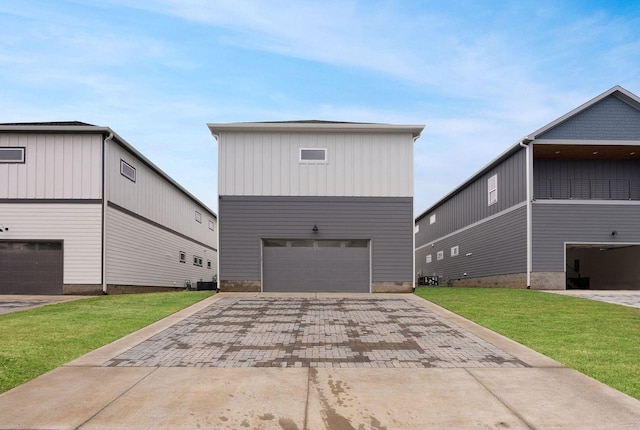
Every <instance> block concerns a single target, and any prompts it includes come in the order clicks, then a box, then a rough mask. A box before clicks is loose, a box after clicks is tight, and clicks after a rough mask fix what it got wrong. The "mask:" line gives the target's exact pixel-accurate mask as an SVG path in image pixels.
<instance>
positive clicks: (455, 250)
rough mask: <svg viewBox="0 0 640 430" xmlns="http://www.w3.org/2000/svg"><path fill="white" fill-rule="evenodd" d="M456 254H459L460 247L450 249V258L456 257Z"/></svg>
mask: <svg viewBox="0 0 640 430" xmlns="http://www.w3.org/2000/svg"><path fill="white" fill-rule="evenodd" d="M458 254H460V247H459V246H458V245H456V246H453V247H452V248H451V256H452V257H457V256H458Z"/></svg>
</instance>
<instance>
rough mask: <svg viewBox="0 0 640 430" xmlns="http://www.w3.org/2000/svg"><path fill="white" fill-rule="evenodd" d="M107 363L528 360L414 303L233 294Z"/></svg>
mask: <svg viewBox="0 0 640 430" xmlns="http://www.w3.org/2000/svg"><path fill="white" fill-rule="evenodd" d="M104 365H105V366H120V367H121V366H135V367H374V368H379V367H390V368H393V367H424V368H433V367H435V368H443V367H447V368H460V367H527V366H526V364H525V363H523V362H522V361H520V360H518V359H516V358H515V357H513V356H511V355H509V354H507V353H506V352H504V351H502V350H500V349H499V348H497V347H495V346H494V345H492V344H490V343H488V342H486V341H484V340H482V339H480V338H478V337H477V336H474V335H472V334H470V333H468V332H465V331H462V330H461V329H460V328H459V327H457V326H456V325H454V324H453V323H451V322H449V321H447V320H445V319H444V318H443V317H441V316H440V315H438V314H436V313H435V312H431V311H428V310H425V309H424V307H421V306H418V305H416V304H415V303H414V302H412V301H409V300H403V299H390V298H366V299H364V298H348V297H345V298H289V299H286V300H282V299H279V298H273V297H272V298H269V297H249V298H239V297H228V298H223V299H221V300H218V301H217V302H215V303H214V304H212V305H210V306H208V307H207V308H205V309H203V310H201V311H200V312H198V313H196V314H195V315H193V316H191V317H189V318H187V319H185V320H183V321H181V322H180V323H177V324H175V325H174V326H172V327H170V328H168V329H166V330H164V331H162V332H161V333H159V334H157V335H155V336H153V337H151V338H150V339H148V340H146V341H144V342H142V343H140V344H139V345H137V346H135V347H134V348H132V349H130V350H129V351H126V352H125V353H123V354H121V355H119V356H117V357H115V358H113V359H112V360H109V361H108V362H106V363H105V364H104Z"/></svg>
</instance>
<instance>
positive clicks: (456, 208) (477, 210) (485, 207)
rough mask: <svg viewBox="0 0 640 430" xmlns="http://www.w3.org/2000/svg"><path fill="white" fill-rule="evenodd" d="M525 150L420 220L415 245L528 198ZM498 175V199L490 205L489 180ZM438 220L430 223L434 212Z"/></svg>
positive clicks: (458, 228) (482, 176) (448, 232)
mask: <svg viewBox="0 0 640 430" xmlns="http://www.w3.org/2000/svg"><path fill="white" fill-rule="evenodd" d="M525 155H526V152H525V150H524V149H521V150H519V151H518V152H516V153H514V154H513V155H511V156H510V157H509V158H507V159H506V160H504V161H503V162H501V163H500V164H498V165H497V166H495V167H494V168H492V169H490V170H489V171H487V173H485V174H483V175H481V176H480V177H479V178H478V179H476V180H475V181H473V182H472V183H470V184H468V185H467V186H465V187H464V188H462V189H461V190H460V191H459V192H458V193H457V194H455V195H453V196H452V197H451V198H450V199H448V200H447V201H445V202H444V203H443V204H441V205H440V206H438V207H436V208H435V209H434V210H432V211H430V212H429V213H427V214H426V216H424V217H423V218H421V219H420V220H419V221H418V223H417V224H418V226H419V231H418V232H417V234H416V247H418V246H420V245H423V244H425V243H429V242H431V241H433V240H436V239H438V238H440V237H443V236H446V235H447V234H450V233H453V232H454V231H457V230H460V229H461V228H464V227H466V226H468V225H470V224H473V223H475V222H478V221H481V220H483V219H485V218H487V217H490V216H492V215H495V214H498V213H500V212H502V211H505V210H507V209H509V208H511V207H512V206H515V205H517V204H519V203H521V202H523V201H526V199H527V191H526V156H525ZM496 174H497V175H498V201H497V202H496V203H495V204H492V205H489V204H488V186H487V181H488V179H489V178H490V177H491V176H493V175H496ZM433 214H435V215H436V222H435V223H434V224H430V223H429V219H430V217H431V215H433Z"/></svg>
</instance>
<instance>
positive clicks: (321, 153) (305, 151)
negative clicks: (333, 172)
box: [300, 148, 327, 163]
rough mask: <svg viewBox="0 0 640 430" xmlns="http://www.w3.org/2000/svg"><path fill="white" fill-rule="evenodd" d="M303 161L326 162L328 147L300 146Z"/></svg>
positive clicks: (301, 160)
mask: <svg viewBox="0 0 640 430" xmlns="http://www.w3.org/2000/svg"><path fill="white" fill-rule="evenodd" d="M300 162H301V163H326V162H327V148H300Z"/></svg>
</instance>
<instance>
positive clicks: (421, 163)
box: [0, 0, 640, 214]
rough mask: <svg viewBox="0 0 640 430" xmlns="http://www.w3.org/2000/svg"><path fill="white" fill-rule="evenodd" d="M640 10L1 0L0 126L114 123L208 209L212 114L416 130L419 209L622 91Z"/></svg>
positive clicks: (560, 5)
mask: <svg viewBox="0 0 640 430" xmlns="http://www.w3.org/2000/svg"><path fill="white" fill-rule="evenodd" d="M638 28H640V2H638V1H616V0H612V1H606V2H605V1H588V0H583V1H545V0H538V1H493V0H483V1H477V0H476V1H456V0H448V1H443V0H437V1H435V0H434V1H401V0H396V1H378V0H367V1H348V0H338V1H334V0H326V1H322V2H320V1H315V2H311V1H283V0H282V1H281V0H263V1H242V0H229V1H227V0H221V1H215V0H180V1H178V0H175V1H174V0H155V1H154V0H136V1H131V0H96V1H71V0H69V1H64V0H59V1H57V0H43V1H34V0H20V1H8V0H0V36H1V37H0V91H1V93H0V122H20V121H24V122H30V121H63V120H69V121H70V120H78V121H83V122H88V123H91V124H96V125H103V126H108V127H111V128H112V129H114V130H115V131H116V132H117V133H118V134H120V135H121V136H122V137H124V138H125V139H126V140H127V141H128V142H129V143H131V144H132V145H133V146H135V147H136V148H137V149H138V150H140V151H141V152H142V153H143V154H145V155H146V156H147V157H148V158H149V159H151V160H152V161H153V162H154V163H155V164H156V165H158V166H159V167H160V168H162V169H163V170H164V171H165V172H167V173H168V174H169V175H170V176H172V177H173V178H174V179H175V180H177V181H178V182H179V183H180V184H182V185H183V186H184V187H185V188H187V189H188V190H189V191H191V192H192V193H193V194H194V195H195V196H197V197H198V198H199V199H201V200H202V201H203V202H204V203H206V204H207V205H209V206H210V207H211V208H212V209H214V210H217V183H216V165H217V157H216V155H217V154H216V151H217V145H216V143H215V140H214V139H213V137H212V136H211V135H210V134H209V132H208V129H207V128H206V123H207V122H236V121H274V120H300V119H321V120H335V121H356V122H384V123H394V124H425V125H426V127H425V130H424V132H423V134H422V137H421V138H420V139H419V140H418V141H417V143H416V147H415V208H416V214H419V213H420V212H422V211H423V210H425V209H426V208H427V207H428V206H429V205H431V204H432V203H434V202H436V201H437V200H438V199H439V198H441V197H442V196H443V195H445V194H446V193H447V192H449V191H450V190H451V189H453V188H454V187H455V186H457V185H458V184H460V183H461V182H462V181H464V180H465V179H466V178H468V177H469V176H471V175H472V174H473V173H474V172H476V171H477V170H479V169H480V168H481V167H483V166H484V165H485V164H487V163H488V162H489V161H491V160H492V159H494V158H495V157H496V156H498V155H499V154H500V153H502V152H503V151H504V150H506V149H507V147H509V146H510V145H511V144H513V143H514V142H516V141H517V140H518V139H519V138H520V137H522V136H524V135H526V134H528V133H530V132H532V131H535V130H536V129H538V128H540V127H542V126H543V125H545V124H547V123H549V122H551V121H553V120H554V119H556V118H557V117H559V116H561V115H563V114H565V113H567V112H568V111H570V110H572V109H574V108H575V107H577V106H579V105H581V104H582V103H584V102H586V101H587V100H589V99H591V98H593V97H595V96H597V95H598V94H600V93H602V92H604V91H606V90H608V89H609V88H611V87H613V86H614V85H621V86H623V87H625V88H626V89H627V90H629V91H631V92H634V93H636V94H640V32H638Z"/></svg>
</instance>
